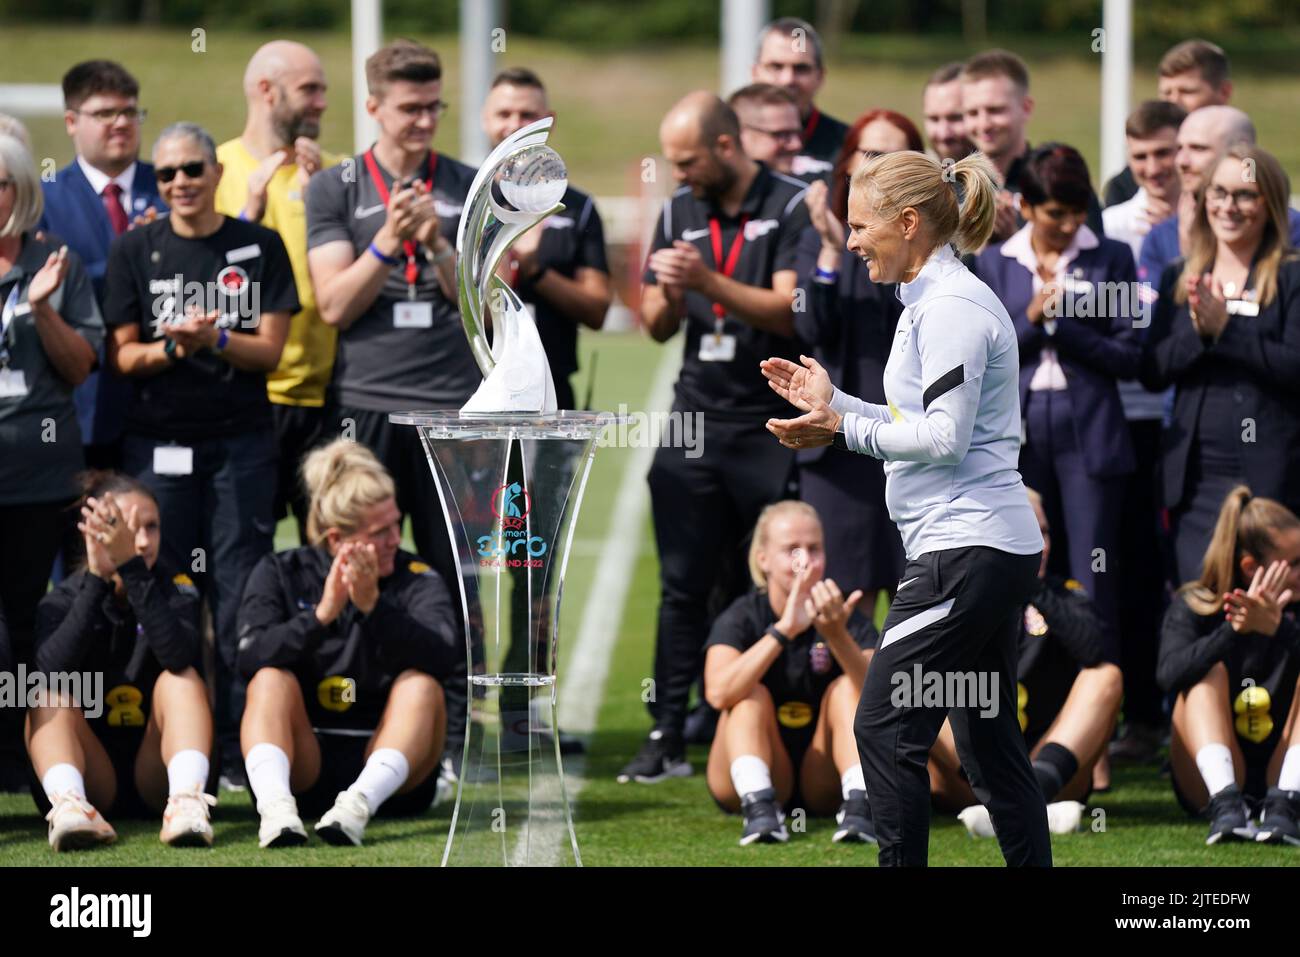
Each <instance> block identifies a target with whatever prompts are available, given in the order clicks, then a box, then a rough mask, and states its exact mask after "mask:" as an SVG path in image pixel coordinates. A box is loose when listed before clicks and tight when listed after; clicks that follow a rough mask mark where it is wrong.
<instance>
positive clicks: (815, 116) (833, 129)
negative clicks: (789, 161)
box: [793, 106, 849, 179]
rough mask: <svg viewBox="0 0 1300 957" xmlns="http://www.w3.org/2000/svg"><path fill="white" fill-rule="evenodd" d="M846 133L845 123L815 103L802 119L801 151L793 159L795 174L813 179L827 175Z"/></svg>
mask: <svg viewBox="0 0 1300 957" xmlns="http://www.w3.org/2000/svg"><path fill="white" fill-rule="evenodd" d="M848 135H849V127H848V124H847V123H841V122H840V121H839V120H837V119H835V117H833V116H827V115H826V114H825V113H823V112H821V111H820V110H818V109H817V107H815V106H814V107H813V110H812V112H811V113H809V114H808V116H807V117H805V118H804V127H803V152H801V153H800V154H799V155H798V156H796V157H795V158H794V170H793V172H794V175H795V176H802V177H811V178H814V179H815V178H819V177H825V176H827V175H828V174H829V173H830V171H831V169H832V167H834V166H835V160H836V159H837V158H838V157H839V155H840V148H841V147H843V146H844V137H846V136H848Z"/></svg>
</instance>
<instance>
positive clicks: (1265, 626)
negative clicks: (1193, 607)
mask: <svg viewBox="0 0 1300 957" xmlns="http://www.w3.org/2000/svg"><path fill="white" fill-rule="evenodd" d="M1290 572H1291V566H1290V565H1288V564H1287V563H1286V562H1284V561H1276V562H1273V563H1271V564H1270V565H1269V566H1268V568H1267V569H1265V568H1264V567H1263V566H1260V567H1259V568H1256V569H1255V575H1254V577H1253V578H1252V579H1251V581H1250V588H1249V589H1247V590H1244V591H1243V590H1242V589H1240V588H1234V589H1233V590H1232V591H1230V592H1228V593H1227V594H1225V595H1224V596H1223V613H1224V617H1225V618H1226V619H1227V620H1228V624H1230V625H1231V626H1232V630H1233V631H1235V632H1236V633H1237V634H1239V635H1241V634H1247V633H1250V632H1257V633H1259V634H1261V635H1269V636H1270V637H1271V636H1272V635H1275V634H1277V629H1278V626H1279V625H1280V624H1281V623H1282V611H1283V609H1285V608H1286V606H1287V605H1288V604H1290V603H1291V597H1292V596H1291V589H1289V588H1287V589H1285V590H1284V589H1283V588H1282V585H1283V583H1284V582H1285V581H1286V578H1287V575H1289V574H1290Z"/></svg>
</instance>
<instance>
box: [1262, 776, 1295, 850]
mask: <svg viewBox="0 0 1300 957" xmlns="http://www.w3.org/2000/svg"><path fill="white" fill-rule="evenodd" d="M1297 820H1300V791H1283V790H1282V789H1281V788H1269V789H1268V794H1267V795H1266V796H1265V797H1264V812H1263V813H1262V814H1261V815H1260V817H1259V833H1258V834H1256V835H1255V840H1257V841H1259V842H1260V843H1263V844H1294V845H1297V846H1300V824H1297Z"/></svg>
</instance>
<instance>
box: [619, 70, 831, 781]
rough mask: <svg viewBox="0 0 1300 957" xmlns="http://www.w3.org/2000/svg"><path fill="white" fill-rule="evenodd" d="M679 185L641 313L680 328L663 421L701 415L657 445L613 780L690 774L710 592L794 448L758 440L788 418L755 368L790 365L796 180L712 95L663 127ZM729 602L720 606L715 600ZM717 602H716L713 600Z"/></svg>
mask: <svg viewBox="0 0 1300 957" xmlns="http://www.w3.org/2000/svg"><path fill="white" fill-rule="evenodd" d="M659 141H660V145H661V147H662V149H663V154H664V157H665V159H667V161H668V164H669V166H670V167H671V168H672V173H673V178H674V179H675V180H676V181H677V182H678V183H679V184H680V188H679V189H678V190H677V191H676V192H675V193H673V195H672V197H671V198H669V199H668V200H666V201H665V202H664V208H663V213H662V215H661V216H660V219H659V223H658V226H657V227H656V229H655V233H654V241H653V244H652V248H651V253H650V259H649V262H648V263H647V266H646V271H645V274H644V277H643V282H644V283H645V285H644V287H643V292H642V297H641V317H642V320H643V321H644V322H645V325H646V328H647V330H648V331H649V332H650V335H651V336H652V337H653V338H654V339H655V341H657V342H667V341H668V340H669V339H671V338H672V337H673V336H674V335H675V334H676V332H677V330H678V329H680V328H682V327H683V326H684V327H685V330H686V352H685V358H684V360H683V362H682V371H681V374H680V376H679V377H678V379H677V385H676V387H675V398H674V401H673V411H674V413H676V414H678V415H680V416H682V417H683V418H685V417H686V416H695V415H699V416H702V417H703V427H704V436H703V439H704V441H703V443H702V453H701V454H699V455H698V456H697V457H695V458H691V457H688V456H687V455H686V454H684V452H683V450H682V449H674V448H668V447H661V448H660V449H659V450H658V451H657V452H656V453H655V458H654V465H653V466H652V467H651V469H650V475H649V482H650V500H651V504H652V507H653V510H654V525H655V542H656V545H657V547H658V549H659V560H660V605H659V624H658V634H657V638H656V649H655V693H654V696H653V697H652V698H651V699H650V702H649V703H650V710H651V713H652V715H653V716H654V721H655V723H654V728H653V730H652V731H651V732H650V736H649V738H648V739H647V740H646V742H645V744H644V745H643V746H642V748H641V751H640V753H638V754H637V755H636V757H635V758H634V759H633V760H632V761H631V762H630V763H629V764H628V765H627V766H626V767H624V768H623V770H622V771H621V772H620V774H619V780H620V781H631V780H635V781H639V782H642V783H653V782H655V781H660V780H663V779H664V778H667V777H683V776H686V775H689V774H690V773H691V767H690V764H688V763H687V761H686V749H685V743H684V741H683V732H684V728H685V721H686V707H687V701H688V699H689V696H690V688H691V684H692V683H693V682H694V681H695V679H696V678H697V677H698V676H699V674H700V669H701V667H702V664H703V660H702V659H703V649H704V643H705V640H706V639H707V638H708V634H709V625H710V621H709V614H708V611H709V598H710V593H711V591H712V590H713V588H714V585H715V583H718V582H719V581H723V582H726V583H727V584H735V585H736V586H738V587H739V588H741V589H743V579H742V578H741V576H740V575H738V574H736V569H738V568H743V563H744V552H743V551H742V549H743V548H744V547H745V544H746V543H745V542H744V538H745V536H746V534H747V533H748V532H749V530H750V529H752V528H753V527H754V524H755V522H756V521H757V520H758V515H759V513H760V512H761V511H762V510H763V507H764V506H766V505H768V504H770V503H772V502H775V501H777V500H778V499H780V498H783V497H785V496H786V495H787V491H788V490H787V485H788V480H789V479H790V477H791V472H792V471H793V467H794V456H793V453H792V452H790V451H789V450H788V449H784V448H781V447H780V446H776V447H773V445H772V444H771V443H770V442H769V441H767V433H766V430H765V429H764V427H763V423H764V422H765V421H766V420H767V419H769V418H770V417H772V416H773V415H774V414H784V411H783V407H782V401H781V399H780V398H779V397H778V396H777V395H776V394H775V393H774V392H773V391H772V390H771V389H770V388H769V387H768V386H767V384H766V383H765V382H764V381H763V377H762V375H761V374H760V373H759V368H758V363H759V360H760V359H763V358H765V350H768V349H772V350H776V352H777V353H779V354H780V355H782V356H789V357H795V356H797V354H798V351H799V350H798V346H797V344H796V342H795V340H794V339H793V338H792V337H793V336H794V315H793V311H792V306H793V301H794V290H795V285H796V280H797V274H796V269H795V254H796V250H797V247H798V242H799V236H800V233H801V232H802V231H803V229H804V228H805V227H806V226H807V225H808V212H807V209H806V207H805V206H804V203H803V194H804V191H805V188H806V186H805V184H804V183H803V182H801V181H800V180H797V179H794V178H793V177H790V176H786V175H785V174H784V173H777V172H773V171H772V170H770V169H768V167H766V166H764V165H763V164H762V163H759V162H757V161H756V160H753V159H750V158H749V157H748V156H746V155H745V152H744V150H743V149H742V148H741V144H740V122H739V120H738V119H737V118H736V114H735V113H734V112H733V111H732V109H731V108H730V107H729V106H727V105H726V104H725V103H723V102H722V101H721V100H720V99H718V98H717V97H716V96H714V95H713V94H711V93H708V92H704V91H697V92H695V93H690V94H688V95H687V96H686V97H685V98H683V99H682V100H681V101H679V102H678V103H677V105H676V106H674V107H673V108H672V109H671V110H670V111H669V113H668V115H667V116H666V117H665V118H664V121H663V123H662V124H661V125H660V127H659ZM732 597H735V596H734V595H729V596H727V600H728V601H729V600H730V598H732ZM724 607H725V605H724Z"/></svg>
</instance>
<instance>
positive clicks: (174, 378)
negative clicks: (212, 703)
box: [104, 123, 298, 767]
mask: <svg viewBox="0 0 1300 957" xmlns="http://www.w3.org/2000/svg"><path fill="white" fill-rule="evenodd" d="M153 162H154V167H155V172H156V175H157V177H158V188H159V191H160V192H161V194H162V197H163V200H164V201H165V202H166V203H167V206H168V208H169V209H170V212H169V213H168V215H167V216H166V217H165V218H161V219H158V220H156V221H155V222H152V223H149V224H147V225H144V226H141V227H138V228H136V229H133V230H131V231H130V232H127V233H124V234H123V235H122V236H121V237H119V238H118V239H117V240H116V241H115V242H114V243H113V246H112V248H111V249H110V251H109V257H108V270H107V275H106V285H105V298H104V313H105V324H106V325H107V326H108V327H109V328H110V329H111V332H112V335H111V338H110V340H109V346H108V360H109V364H110V365H111V366H112V368H113V369H114V371H116V372H118V373H119V374H121V375H124V376H127V377H128V378H130V379H131V380H132V381H133V383H134V386H135V395H134V398H133V401H132V403H131V405H130V407H129V409H128V412H127V419H126V427H125V433H124V437H123V447H122V457H123V467H124V469H125V470H126V471H127V472H128V473H129V474H131V475H132V476H134V477H135V478H137V479H139V480H140V481H142V482H143V483H144V484H145V485H146V486H148V487H149V489H150V490H151V491H152V492H153V493H154V495H155V496H156V497H157V499H158V507H159V511H160V512H161V517H162V527H163V528H164V529H165V534H164V537H163V541H162V548H163V555H164V557H165V558H166V559H167V561H168V563H169V565H171V566H172V567H175V568H177V569H179V570H182V571H185V572H187V573H189V574H191V575H192V576H193V577H194V580H195V581H196V583H198V584H199V585H200V587H201V588H202V590H203V592H204V595H205V597H206V598H207V599H208V601H209V602H210V603H211V610H212V617H213V621H214V624H215V631H216V645H217V660H216V669H215V671H216V690H217V696H216V707H215V716H216V733H217V739H218V743H219V745H220V746H221V749H222V753H223V755H224V757H225V760H226V763H227V764H230V763H233V764H234V765H235V766H236V767H238V765H239V737H238V735H239V714H240V712H241V711H242V692H241V690H240V689H239V688H237V682H236V680H235V667H234V666H235V659H236V656H237V639H236V636H235V615H236V612H237V611H238V606H239V596H240V593H241V592H242V591H243V588H244V581H245V579H246V578H247V577H248V573H249V572H250V571H251V570H252V567H253V565H254V564H255V563H256V562H257V560H258V559H260V558H261V557H262V556H263V555H264V554H266V553H267V552H269V551H270V550H271V547H272V532H273V529H274V523H273V521H272V517H271V513H272V496H273V494H274V490H275V468H276V443H275V439H274V433H273V431H272V426H271V407H270V404H269V402H268V400H267V396H266V374H267V373H268V372H269V371H271V370H272V369H274V368H275V367H276V364H277V363H278V362H279V359H280V351H281V349H282V348H283V346H284V340H285V336H286V335H287V333H288V328H289V317H290V316H291V315H292V314H293V313H295V312H297V311H298V295H297V292H296V291H295V288H294V282H293V269H292V266H291V265H290V263H289V257H288V254H287V253H286V252H285V248H284V244H283V243H282V242H281V241H280V238H279V236H277V235H276V234H275V233H274V232H272V231H271V230H269V229H266V228H264V227H262V226H258V225H255V224H253V223H247V222H242V221H240V220H238V219H233V218H231V217H228V216H223V215H222V214H221V213H218V212H217V211H216V208H215V205H214V196H215V193H216V188H217V183H218V182H219V181H220V179H221V165H220V164H219V163H218V162H217V161H216V148H215V146H214V145H213V142H212V138H211V137H210V136H208V134H207V133H206V132H205V131H204V130H203V129H202V128H200V127H198V126H196V125H194V124H192V123H176V124H174V125H172V126H169V127H167V128H166V129H165V130H163V132H162V134H161V135H160V136H159V138H158V141H157V143H155V144H154V148H153Z"/></svg>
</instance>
